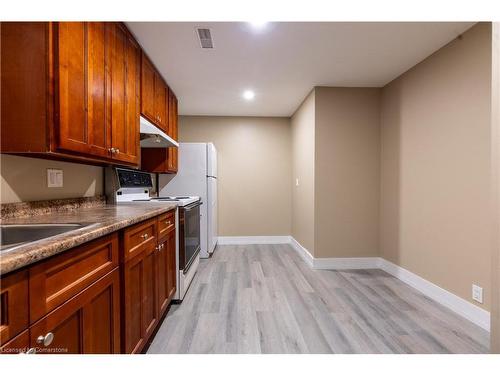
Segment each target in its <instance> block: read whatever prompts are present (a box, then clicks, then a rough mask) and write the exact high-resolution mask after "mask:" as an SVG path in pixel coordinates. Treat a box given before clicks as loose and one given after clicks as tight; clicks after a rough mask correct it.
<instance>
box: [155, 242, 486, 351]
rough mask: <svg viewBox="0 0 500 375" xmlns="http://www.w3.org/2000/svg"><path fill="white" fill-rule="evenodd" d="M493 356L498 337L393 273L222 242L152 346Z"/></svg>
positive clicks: (270, 247) (284, 249)
mask: <svg viewBox="0 0 500 375" xmlns="http://www.w3.org/2000/svg"><path fill="white" fill-rule="evenodd" d="M488 352H489V334H488V332H486V331H485V330H483V329H481V328H479V327H478V326H476V325H474V324H472V323H470V322H469V321H467V320H465V319H463V318H461V317H460V316H458V315H456V314H455V313H453V312H452V311H450V310H449V309H447V308H445V307H444V306H442V305H440V304H438V303H436V302H434V301H432V300H430V299H429V298H427V297H425V296H424V295H423V294H421V293H420V292H418V291H417V290H415V289H413V288H411V287H410V286H408V285H406V284H404V283H403V282H401V281H400V280H398V279H396V278H394V277H392V276H390V275H388V274H387V273H385V272H383V271H381V270H350V271H324V270H313V269H311V268H310V267H309V266H308V265H307V264H306V263H305V262H304V261H303V260H302V259H301V258H300V257H299V255H298V254H297V253H296V252H295V251H294V250H293V249H292V248H291V247H290V246H289V245H241V246H218V248H217V250H216V252H215V254H214V255H213V257H212V258H211V259H208V260H202V262H201V263H200V268H199V270H198V274H197V275H196V277H195V279H194V280H193V284H192V285H191V287H190V289H189V290H188V293H187V296H186V298H185V299H184V301H183V302H182V304H180V305H173V306H172V308H171V309H170V311H169V313H168V315H167V317H166V318H165V320H164V321H163V324H162V325H161V327H160V329H159V330H158V332H157V334H156V336H155V338H154V339H153V342H152V343H151V346H150V347H149V350H148V353H488Z"/></svg>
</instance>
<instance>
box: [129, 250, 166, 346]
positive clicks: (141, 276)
mask: <svg viewBox="0 0 500 375" xmlns="http://www.w3.org/2000/svg"><path fill="white" fill-rule="evenodd" d="M154 245H156V243H155V244H154ZM154 245H153V246H148V247H147V248H145V249H144V250H143V251H142V253H140V254H137V255H136V256H134V257H133V258H132V259H130V260H128V261H127V262H125V264H124V265H123V284H124V285H123V293H122V296H123V311H124V317H123V318H124V321H123V327H124V329H123V332H124V334H123V351H124V352H125V353H138V352H140V351H141V350H142V348H143V347H144V345H145V344H146V342H147V340H148V339H149V337H150V336H151V334H152V333H153V330H154V328H155V326H156V323H157V321H158V315H157V305H156V281H155V279H156V272H155V251H156V247H155V246H154Z"/></svg>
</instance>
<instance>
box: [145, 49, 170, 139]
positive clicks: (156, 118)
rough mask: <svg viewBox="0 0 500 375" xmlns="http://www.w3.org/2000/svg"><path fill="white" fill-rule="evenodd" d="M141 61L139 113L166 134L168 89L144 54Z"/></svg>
mask: <svg viewBox="0 0 500 375" xmlns="http://www.w3.org/2000/svg"><path fill="white" fill-rule="evenodd" d="M141 61H142V64H141V113H142V115H143V116H144V117H146V118H147V119H148V120H149V121H151V122H152V123H153V124H155V125H156V126H158V127H159V128H160V129H162V130H163V131H164V132H165V133H167V132H168V122H169V116H168V87H167V85H166V83H165V81H164V80H163V78H162V77H161V75H160V73H159V72H158V71H157V70H156V69H155V67H154V66H153V64H152V63H151V60H149V58H148V57H147V56H146V54H145V53H144V52H143V53H142V60H141Z"/></svg>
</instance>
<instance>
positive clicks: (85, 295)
mask: <svg viewBox="0 0 500 375" xmlns="http://www.w3.org/2000/svg"><path fill="white" fill-rule="evenodd" d="M30 347H31V348H35V349H36V353H37V354H43V353H59V354H66V353H68V354H105V353H119V352H120V274H119V270H118V269H115V270H114V271H112V272H110V273H109V274H107V275H106V276H104V277H103V278H101V279H99V280H98V281H97V282H95V283H94V284H92V285H91V286H89V287H88V288H87V289H85V290H84V291H82V292H81V293H79V294H77V295H76V296H75V297H73V298H71V299H70V300H69V301H67V302H66V303H64V304H63V305H61V306H60V307H58V308H57V309H55V310H54V311H52V312H51V313H49V314H48V315H47V316H45V317H44V318H42V319H40V320H39V321H38V322H37V323H35V324H34V325H33V326H32V327H31V328H30Z"/></svg>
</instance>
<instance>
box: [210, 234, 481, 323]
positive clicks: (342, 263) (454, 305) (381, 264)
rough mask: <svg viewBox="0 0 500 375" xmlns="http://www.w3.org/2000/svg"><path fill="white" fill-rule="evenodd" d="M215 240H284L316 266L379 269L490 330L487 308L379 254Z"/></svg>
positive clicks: (290, 241) (295, 243) (288, 238)
mask: <svg viewBox="0 0 500 375" xmlns="http://www.w3.org/2000/svg"><path fill="white" fill-rule="evenodd" d="M218 243H219V245H253V244H279V243H288V244H290V245H291V246H292V248H293V249H294V250H295V251H296V252H297V253H298V254H299V255H300V257H301V258H302V259H303V260H304V261H305V262H306V263H307V264H308V265H309V266H310V267H311V268H313V269H318V270H347V269H374V268H378V269H382V270H383V271H385V272H387V273H388V274H390V275H392V276H394V277H396V278H397V279H399V280H401V281H402V282H404V283H406V284H408V285H410V286H411V287H413V288H415V289H417V290H418V291H419V292H421V293H422V294H424V295H425V296H427V297H429V298H431V299H432V300H434V301H436V302H438V303H440V304H442V305H443V306H446V307H448V308H449V309H450V310H452V311H453V312H455V313H456V314H458V315H460V316H462V317H463V318H465V319H467V320H469V321H471V322H472V323H474V324H476V325H478V326H479V327H481V328H483V329H485V330H487V331H488V332H489V331H490V313H489V312H488V311H486V310H484V309H482V308H480V307H478V306H476V305H474V304H473V303H471V302H469V301H467V300H465V299H463V298H461V297H459V296H457V295H455V294H453V293H451V292H448V291H447V290H445V289H443V288H441V287H439V286H437V285H436V284H433V283H432V282H430V281H428V280H425V279H424V278H422V277H420V276H418V275H416V274H414V273H413V272H410V271H408V270H407V269H405V268H403V267H400V266H398V265H396V264H394V263H391V262H389V261H387V260H385V259H383V258H379V257H360V258H314V257H313V256H312V254H311V253H310V252H309V251H308V250H307V249H306V248H305V247H303V246H302V245H301V244H300V243H299V242H298V241H297V240H295V238H293V237H292V236H250V237H219V242H218Z"/></svg>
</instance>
